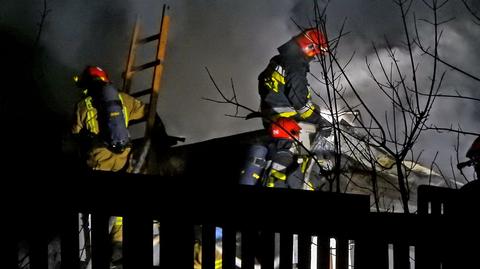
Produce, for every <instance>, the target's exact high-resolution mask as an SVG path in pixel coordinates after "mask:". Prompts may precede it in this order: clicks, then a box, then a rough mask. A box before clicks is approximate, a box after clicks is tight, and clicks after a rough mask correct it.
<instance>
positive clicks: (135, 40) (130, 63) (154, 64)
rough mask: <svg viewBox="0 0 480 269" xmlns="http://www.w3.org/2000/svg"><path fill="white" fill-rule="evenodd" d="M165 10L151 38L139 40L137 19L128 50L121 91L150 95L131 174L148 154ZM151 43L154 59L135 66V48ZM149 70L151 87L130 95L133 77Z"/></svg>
mask: <svg viewBox="0 0 480 269" xmlns="http://www.w3.org/2000/svg"><path fill="white" fill-rule="evenodd" d="M167 10H168V6H167V5H163V10H162V20H161V23H160V31H159V33H158V34H154V35H152V36H148V37H145V38H140V37H139V35H140V25H139V20H138V18H137V20H136V22H135V26H134V28H133V35H132V40H131V43H130V50H129V53H128V58H127V65H126V69H125V72H124V80H123V87H122V91H123V92H125V93H128V94H129V95H131V96H133V97H136V98H138V97H141V96H146V95H150V100H149V106H148V111H147V115H146V117H145V118H144V120H143V121H146V125H145V133H144V143H143V147H142V149H141V152H140V155H139V156H138V160H137V161H136V162H135V163H134V167H133V171H132V172H133V173H140V171H141V169H142V167H143V166H144V163H145V160H146V157H147V155H148V152H149V150H150V145H151V136H152V130H153V127H154V123H155V116H156V113H157V109H156V108H157V101H158V94H159V92H160V86H161V79H162V74H163V68H164V67H163V63H164V59H165V51H166V47H167V35H168V28H169V25H170V17H169V16H168V15H167V14H166V11H167ZM153 41H157V42H158V44H157V52H156V57H155V59H154V60H153V61H151V62H148V63H145V64H142V65H135V53H136V50H137V48H138V47H139V46H141V45H145V44H147V43H150V42H153ZM150 68H154V70H153V78H152V84H151V87H150V88H148V89H146V90H140V91H136V92H133V93H132V92H131V84H132V79H133V76H134V75H135V74H137V73H138V72H140V71H143V70H146V69H150ZM140 122H142V121H140Z"/></svg>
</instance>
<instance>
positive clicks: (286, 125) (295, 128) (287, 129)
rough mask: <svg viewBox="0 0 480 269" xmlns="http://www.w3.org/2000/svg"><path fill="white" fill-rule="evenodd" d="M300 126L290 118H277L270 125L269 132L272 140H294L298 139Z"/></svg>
mask: <svg viewBox="0 0 480 269" xmlns="http://www.w3.org/2000/svg"><path fill="white" fill-rule="evenodd" d="M301 129H302V128H300V126H299V125H298V123H297V122H296V121H295V120H294V119H292V118H279V119H277V121H275V122H273V123H272V124H270V128H269V132H270V135H271V136H272V137H273V138H283V139H288V140H294V138H295V139H298V138H299V135H300V130H301Z"/></svg>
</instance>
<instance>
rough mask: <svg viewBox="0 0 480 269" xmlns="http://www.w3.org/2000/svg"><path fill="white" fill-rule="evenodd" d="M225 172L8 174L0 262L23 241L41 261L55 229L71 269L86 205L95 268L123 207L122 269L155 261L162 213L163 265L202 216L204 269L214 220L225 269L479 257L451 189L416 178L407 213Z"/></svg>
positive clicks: (189, 251) (185, 251) (186, 259)
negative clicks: (211, 175) (37, 177)
mask: <svg viewBox="0 0 480 269" xmlns="http://www.w3.org/2000/svg"><path fill="white" fill-rule="evenodd" d="M221 180H222V179H221V178H217V179H216V180H214V181H211V183H208V181H207V183H205V181H203V182H202V184H199V181H196V180H194V179H192V178H186V177H161V178H158V177H154V176H143V175H119V174H115V175H113V174H109V173H99V174H94V175H79V176H76V177H70V178H63V179H62V181H60V182H59V181H57V180H48V179H47V180H45V181H42V182H35V183H31V182H29V183H28V184H22V183H21V181H19V180H16V181H13V182H16V183H14V184H13V185H12V186H13V187H9V189H10V190H13V191H14V197H16V198H15V199H14V200H11V199H5V201H3V204H4V205H5V208H6V210H4V211H3V213H2V214H3V218H2V234H3V235H4V237H3V238H4V240H3V243H4V244H5V245H6V246H7V248H6V251H4V252H3V255H2V256H4V257H3V259H2V263H3V265H2V266H1V267H0V268H18V260H19V255H18V246H19V242H26V244H27V245H28V248H29V252H28V254H29V261H30V262H29V265H28V267H29V268H31V269H41V268H48V266H49V263H48V259H49V257H48V243H49V242H50V241H51V240H52V239H54V238H60V245H61V252H60V255H61V268H63V269H66V268H69V269H70V268H75V269H76V268H79V267H80V259H79V253H80V248H79V228H80V227H79V220H78V218H79V217H78V214H79V213H84V214H91V243H92V247H91V253H92V268H93V269H97V268H98V269H107V268H110V239H109V238H110V237H109V219H110V216H123V268H125V269H133V268H135V269H137V268H153V267H154V266H153V257H152V255H153V254H152V253H153V251H152V235H153V234H152V223H153V221H154V220H158V221H159V222H160V254H159V255H160V258H159V260H160V264H159V267H160V268H193V255H194V254H193V249H194V248H193V246H194V239H195V236H194V230H195V229H194V227H195V225H201V227H202V264H203V268H215V243H216V241H215V227H221V228H222V261H221V264H222V268H225V269H227V268H229V269H233V268H238V267H236V266H237V265H238V261H239V260H241V268H254V267H255V263H256V262H257V263H260V264H261V268H262V269H270V268H272V269H273V268H275V267H276V266H279V268H281V269H286V268H312V258H315V259H314V260H315V261H316V264H313V268H318V269H327V268H330V267H331V266H332V265H333V264H334V265H335V268H337V269H347V268H355V269H363V268H368V269H372V268H383V269H388V268H394V269H403V268H413V267H414V268H416V269H424V268H438V269H440V268H442V269H445V268H480V267H463V266H467V265H468V264H470V263H472V262H474V258H473V257H474V255H475V252H476V251H478V247H477V248H475V247H473V248H472V247H470V246H471V245H473V243H475V240H477V239H478V234H477V233H470V231H471V230H472V229H471V228H469V227H470V225H471V224H476V223H478V221H476V222H475V221H474V220H473V218H471V216H470V215H468V214H466V213H465V210H459V208H460V206H459V204H462V201H463V200H462V199H459V198H458V197H459V196H461V195H459V194H461V192H460V191H459V190H452V189H444V188H436V187H428V186H422V187H420V188H419V190H418V202H419V204H418V212H417V214H409V215H406V214H399V213H372V212H370V204H369V203H370V200H369V197H367V196H362V195H352V194H338V193H323V192H310V191H302V190H288V189H265V188H252V187H250V186H237V185H234V184H224V185H221V184H220V185H219V184H217V183H218V182H220V181H221ZM10 197H11V196H10ZM462 208H464V207H462ZM476 209H477V210H478V207H476ZM477 212H478V211H477ZM466 222H471V223H466ZM477 227H478V226H477ZM238 235H240V236H241V244H240V246H239V245H238V240H237V236H238ZM294 236H295V238H298V240H295V241H296V242H297V244H296V245H297V247H296V251H295V252H294V251H293V249H294V244H293V242H294ZM312 236H313V237H312ZM275 238H277V239H275ZM278 238H280V239H279V240H278ZM312 238H315V240H314V244H312ZM331 239H335V242H336V244H335V255H332V254H331V251H332V250H331ZM275 242H277V243H275ZM278 242H279V249H277V251H275V247H276V244H277V245H278ZM312 248H313V249H314V250H315V251H312ZM275 253H279V254H280V255H276V254H275ZM293 253H296V254H295V255H298V256H297V257H294V255H293ZM476 255H479V253H477V254H476ZM275 256H278V257H279V260H278V259H277V260H275Z"/></svg>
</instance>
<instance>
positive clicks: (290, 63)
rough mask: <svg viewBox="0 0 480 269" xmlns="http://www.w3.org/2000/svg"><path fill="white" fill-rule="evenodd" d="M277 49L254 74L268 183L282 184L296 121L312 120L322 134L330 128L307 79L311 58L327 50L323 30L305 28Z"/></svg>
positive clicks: (290, 155)
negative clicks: (263, 129) (267, 139)
mask: <svg viewBox="0 0 480 269" xmlns="http://www.w3.org/2000/svg"><path fill="white" fill-rule="evenodd" d="M278 51H279V54H278V55H276V56H274V57H273V58H272V59H271V60H270V63H269V64H268V66H267V68H266V69H265V70H264V71H263V72H262V73H261V74H260V75H259V77H258V80H259V94H260V97H261V104H260V110H261V113H262V117H263V124H264V126H265V127H266V128H267V129H268V130H269V133H270V135H271V142H270V145H269V148H268V152H269V153H268V155H269V159H270V160H271V161H272V163H271V169H270V174H269V176H268V179H267V186H269V187H277V186H279V187H281V186H282V185H285V184H286V179H287V170H289V169H290V168H291V166H292V164H293V162H294V156H293V152H292V146H293V144H294V140H295V139H298V132H299V131H300V127H299V126H298V124H297V122H300V121H303V122H307V123H311V124H315V125H316V126H318V128H319V129H320V130H321V132H322V134H323V135H324V136H325V137H326V136H329V134H330V132H331V124H330V122H328V121H327V120H326V119H324V118H323V117H322V116H321V115H320V109H319V107H318V105H316V104H314V103H313V102H312V100H311V90H310V87H309V84H308V81H307V73H308V72H309V64H310V62H311V61H312V59H314V58H315V57H316V56H317V55H320V54H325V53H326V52H327V51H328V44H327V41H326V40H325V37H324V35H323V33H322V32H320V31H319V30H318V29H315V28H312V29H306V30H304V31H302V32H301V33H300V34H298V35H296V36H294V37H293V38H292V39H290V40H289V41H288V42H286V43H285V44H283V45H282V46H280V47H279V48H278ZM294 138H295V139H294Z"/></svg>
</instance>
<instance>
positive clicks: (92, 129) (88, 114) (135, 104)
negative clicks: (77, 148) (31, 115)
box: [72, 93, 146, 172]
mask: <svg viewBox="0 0 480 269" xmlns="http://www.w3.org/2000/svg"><path fill="white" fill-rule="evenodd" d="M119 99H120V101H121V103H122V108H123V114H124V115H125V121H126V123H125V124H126V125H127V126H128V122H129V121H131V120H138V119H141V118H143V117H144V116H145V115H146V106H145V104H143V103H142V102H141V101H139V100H137V99H135V98H133V97H131V96H130V95H128V94H125V93H119ZM95 106H96V103H95V102H94V99H93V98H92V97H91V96H88V95H86V96H85V97H84V98H83V99H82V100H80V101H79V102H78V103H77V105H76V109H75V111H76V112H75V119H74V124H73V126H72V133H73V134H80V133H82V135H85V136H89V137H90V138H91V139H90V141H89V144H90V145H89V146H88V147H89V148H88V149H87V150H86V151H87V152H86V156H85V158H86V162H87V166H89V167H90V168H91V169H93V170H103V171H112V172H117V171H119V170H121V169H122V168H124V166H125V164H126V163H127V160H128V156H129V153H130V150H131V148H130V147H127V148H126V149H125V150H124V151H122V152H119V153H115V152H112V151H111V150H110V149H109V148H108V145H107V144H106V143H105V141H104V139H103V138H102V135H101V134H102V132H104V131H105V130H102V125H101V124H99V117H98V110H97V108H96V107H95Z"/></svg>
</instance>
